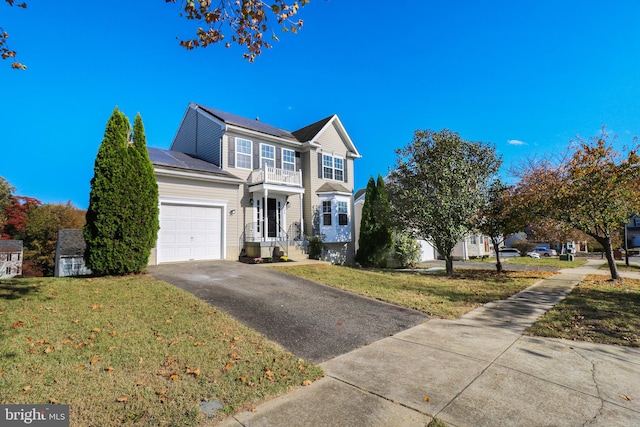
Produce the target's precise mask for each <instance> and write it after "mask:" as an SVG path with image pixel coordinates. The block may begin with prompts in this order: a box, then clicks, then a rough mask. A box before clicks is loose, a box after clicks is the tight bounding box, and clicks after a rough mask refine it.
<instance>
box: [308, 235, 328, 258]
mask: <svg viewBox="0 0 640 427" xmlns="http://www.w3.org/2000/svg"><path fill="white" fill-rule="evenodd" d="M308 241H309V247H308V251H309V258H310V259H320V257H321V256H322V251H323V250H324V243H323V242H322V236H320V235H315V236H311V237H309V238H308Z"/></svg>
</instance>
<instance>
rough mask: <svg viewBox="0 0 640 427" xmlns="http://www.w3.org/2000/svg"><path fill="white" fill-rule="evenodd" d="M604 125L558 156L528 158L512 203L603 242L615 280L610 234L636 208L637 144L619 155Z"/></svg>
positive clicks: (639, 192) (639, 204)
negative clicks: (566, 152) (590, 136)
mask: <svg viewBox="0 0 640 427" xmlns="http://www.w3.org/2000/svg"><path fill="white" fill-rule="evenodd" d="M615 139H616V138H615V137H613V138H610V137H609V135H608V134H607V133H606V129H604V128H603V129H602V133H601V134H600V135H598V136H596V137H592V138H590V139H588V140H585V139H582V138H579V139H578V140H577V141H575V143H574V144H572V147H570V151H569V153H568V154H567V155H566V156H564V157H563V158H561V159H559V160H558V161H555V162H554V161H550V160H545V161H540V162H530V163H529V164H527V165H526V166H524V167H523V168H522V170H521V171H520V172H519V177H520V182H519V183H518V185H517V186H516V190H515V194H514V197H515V199H516V203H518V204H519V205H521V206H527V208H528V209H529V211H530V212H531V214H532V215H533V216H534V217H538V218H546V219H550V220H554V221H558V222H560V223H564V224H565V225H567V226H569V227H571V228H575V229H577V230H580V231H582V232H584V233H585V234H587V235H589V236H591V237H593V238H594V239H595V240H596V241H597V242H598V243H599V244H600V245H601V246H602V248H603V250H604V252H605V255H606V257H607V261H608V263H609V270H610V272H611V278H612V279H613V280H619V279H620V275H619V273H618V270H617V267H616V264H615V261H614V259H613V248H612V239H613V238H614V236H615V235H616V234H617V233H619V232H620V230H622V229H623V228H624V226H625V224H626V223H627V222H628V220H629V216H630V215H632V214H634V213H638V212H640V188H639V187H640V186H639V181H638V180H639V176H640V175H639V173H640V156H639V155H638V148H640V147H638V146H636V147H634V148H633V149H632V150H629V151H628V153H627V154H626V156H625V155H622V154H621V153H620V152H618V151H616V150H614V148H613V143H614V141H615Z"/></svg>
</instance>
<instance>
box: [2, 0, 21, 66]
mask: <svg viewBox="0 0 640 427" xmlns="http://www.w3.org/2000/svg"><path fill="white" fill-rule="evenodd" d="M5 1H6V2H7V4H9V6H14V5H15V6H17V7H21V8H23V9H26V8H27V4H26V3H25V2H22V3H16V2H15V0H5ZM8 39H9V33H8V32H6V31H5V30H4V28H2V26H0V57H1V58H2V59H10V60H11V61H12V63H11V68H14V69H17V70H24V69H26V68H27V67H26V65H24V64H21V63H20V62H18V61H17V60H16V55H17V53H16V51H15V50H12V49H11V48H10V47H9V45H8V43H7V40H8Z"/></svg>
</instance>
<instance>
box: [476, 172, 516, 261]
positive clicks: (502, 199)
mask: <svg viewBox="0 0 640 427" xmlns="http://www.w3.org/2000/svg"><path fill="white" fill-rule="evenodd" d="M512 201H513V199H512V197H511V188H510V187H507V186H506V185H505V184H503V183H502V181H500V179H496V180H495V181H493V182H492V183H491V186H490V187H489V191H488V193H487V199H486V201H485V203H484V204H483V206H481V208H480V212H479V214H478V216H477V217H476V219H475V227H476V228H477V229H478V231H480V232H481V233H483V234H485V235H487V236H489V238H490V239H491V243H492V244H493V250H494V252H495V254H496V270H497V271H498V273H500V272H502V262H501V261H500V245H502V244H503V243H504V241H505V239H506V238H508V237H509V236H510V235H512V234H513V233H517V232H518V231H521V230H523V229H524V226H525V225H526V221H524V219H523V217H522V215H521V214H520V212H519V209H518V206H515V205H514V204H513V203H512Z"/></svg>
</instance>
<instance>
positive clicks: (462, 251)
mask: <svg viewBox="0 0 640 427" xmlns="http://www.w3.org/2000/svg"><path fill="white" fill-rule="evenodd" d="M451 254H452V255H453V258H454V259H461V260H464V261H466V260H469V259H473V258H487V257H491V256H494V255H495V253H494V251H493V245H492V244H491V238H490V237H489V236H485V235H483V234H472V235H470V236H467V237H465V238H464V239H462V240H461V241H459V242H458V243H457V244H456V245H455V246H454V247H453V251H452V252H451Z"/></svg>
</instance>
